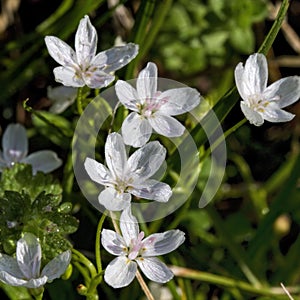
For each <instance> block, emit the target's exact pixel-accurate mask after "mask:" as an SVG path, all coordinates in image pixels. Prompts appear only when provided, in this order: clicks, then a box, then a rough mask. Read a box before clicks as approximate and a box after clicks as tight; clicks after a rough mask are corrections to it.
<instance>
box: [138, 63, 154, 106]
mask: <svg viewBox="0 0 300 300" xmlns="http://www.w3.org/2000/svg"><path fill="white" fill-rule="evenodd" d="M136 89H137V91H138V94H139V97H140V98H141V100H145V99H146V98H154V94H155V93H156V91H157V67H156V64H154V63H152V62H149V63H148V64H147V66H146V68H145V69H143V70H142V71H141V72H140V73H139V76H138V79H137V82H136Z"/></svg>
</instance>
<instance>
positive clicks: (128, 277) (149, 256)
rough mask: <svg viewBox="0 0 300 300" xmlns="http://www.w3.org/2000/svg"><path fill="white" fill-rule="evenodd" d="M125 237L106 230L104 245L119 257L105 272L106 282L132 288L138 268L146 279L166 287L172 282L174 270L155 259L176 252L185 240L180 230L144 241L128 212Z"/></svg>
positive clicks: (124, 216) (123, 225) (123, 216)
mask: <svg viewBox="0 0 300 300" xmlns="http://www.w3.org/2000/svg"><path fill="white" fill-rule="evenodd" d="M120 229H121V233H122V235H120V234H118V233H116V232H114V231H112V230H108V229H103V230H102V234H101V242H102V245H103V247H104V248H105V249H106V251H108V252H109V253H111V254H113V255H116V256H118V257H117V258H115V259H114V260H112V261H111V262H110V263H109V265H108V266H107V267H106V269H105V273H104V280H105V281H106V283H108V284H109V285H110V286H112V287H114V288H121V287H124V286H127V285H129V284H130V283H131V282H132V281H133V279H134V277H135V275H136V271H137V266H139V268H140V269H141V270H142V272H143V273H144V274H145V276H146V277H147V278H148V279H150V280H152V281H155V282H159V283H165V282H168V281H169V280H171V279H172V278H173V276H174V275H173V273H172V272H171V270H170V269H169V268H168V267H167V266H166V265H165V264H164V263H163V262H162V261H160V260H159V259H158V258H156V256H158V255H164V254H167V253H170V252H172V251H173V250H175V249H177V248H178V247H179V246H180V245H181V244H182V243H183V242H184V240H185V237H184V233H183V232H182V231H180V230H177V229H176V230H169V231H166V232H163V233H154V234H151V235H149V236H148V237H146V238H144V237H145V234H144V232H143V231H141V232H140V231H139V226H138V223H137V220H136V218H135V217H134V216H132V214H131V211H130V208H127V209H125V210H124V211H123V212H122V214H121V218H120Z"/></svg>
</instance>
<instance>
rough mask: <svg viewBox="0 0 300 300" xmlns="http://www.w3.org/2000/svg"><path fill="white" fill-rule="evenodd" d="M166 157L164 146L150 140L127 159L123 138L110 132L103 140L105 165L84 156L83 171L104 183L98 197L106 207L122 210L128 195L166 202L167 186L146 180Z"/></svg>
mask: <svg viewBox="0 0 300 300" xmlns="http://www.w3.org/2000/svg"><path fill="white" fill-rule="evenodd" d="M165 156H166V149H165V148H164V147H163V146H162V145H161V144H160V143H159V142H157V141H155V142H150V143H148V144H147V145H145V146H144V147H142V148H140V149H138V150H137V151H135V152H134V153H133V154H132V155H131V156H130V157H129V158H127V154H126V150H125V145H124V141H123V139H122V136H121V135H120V134H118V133H111V134H109V135H108V137H107V141H106V143H105V160H106V164H107V167H108V168H107V167H106V166H104V165H103V164H101V163H98V162H97V161H95V160H94V159H91V158H86V160H85V162H84V167H85V170H86V171H87V173H88V175H89V176H90V178H91V179H92V180H93V181H95V182H97V183H100V184H101V185H104V186H105V189H104V190H103V191H102V192H101V193H100V194H99V197H98V200H99V203H100V204H102V205H103V206H104V207H105V208H106V209H108V210H112V211H119V210H123V209H125V208H126V207H128V206H130V202H131V194H132V195H134V196H137V197H139V198H144V199H149V200H156V201H159V202H167V201H168V200H169V198H170V197H171V195H172V191H171V188H170V186H169V185H167V184H166V183H162V182H159V181H157V180H154V179H149V178H150V177H151V176H152V175H154V174H155V173H156V171H157V170H158V169H159V167H160V166H161V164H162V163H163V161H164V159H165Z"/></svg>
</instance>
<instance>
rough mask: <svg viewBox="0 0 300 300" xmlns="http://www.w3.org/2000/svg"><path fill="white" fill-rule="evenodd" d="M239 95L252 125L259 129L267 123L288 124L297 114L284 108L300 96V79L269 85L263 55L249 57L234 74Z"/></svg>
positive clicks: (282, 80) (280, 81) (257, 54)
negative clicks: (265, 121)
mask: <svg viewBox="0 0 300 300" xmlns="http://www.w3.org/2000/svg"><path fill="white" fill-rule="evenodd" d="M234 76H235V83H236V86H237V89H238V92H239V94H240V96H241V98H242V99H243V101H241V109H242V112H243V113H244V115H245V117H246V118H247V119H248V120H249V122H250V123H251V124H254V125H256V126H260V125H262V124H263V123H264V120H267V121H269V122H275V123H276V122H286V121H290V120H292V119H293V117H294V115H293V114H291V113H289V112H286V111H284V110H282V108H284V107H286V106H288V105H290V104H292V103H294V102H296V101H297V100H298V99H299V97H300V77H299V76H290V77H286V78H282V79H280V80H278V81H276V82H274V83H272V84H271V85H270V86H268V87H267V83H268V66H267V59H266V57H265V56H264V55H263V54H260V53H255V54H253V55H250V56H249V58H248V59H247V61H246V63H245V66H243V64H242V63H239V64H238V65H237V66H236V68H235V72H234Z"/></svg>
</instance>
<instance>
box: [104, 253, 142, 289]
mask: <svg viewBox="0 0 300 300" xmlns="http://www.w3.org/2000/svg"><path fill="white" fill-rule="evenodd" d="M136 270H137V265H136V263H135V262H133V261H131V260H129V259H128V258H127V257H125V256H120V257H117V258H115V259H114V260H113V261H111V262H110V263H109V265H108V266H107V267H106V269H105V273H104V280H105V282H106V283H107V284H109V285H110V286H112V287H113V288H115V289H116V288H121V287H124V286H127V285H129V284H130V283H131V282H132V281H133V279H134V277H135V274H136Z"/></svg>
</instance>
